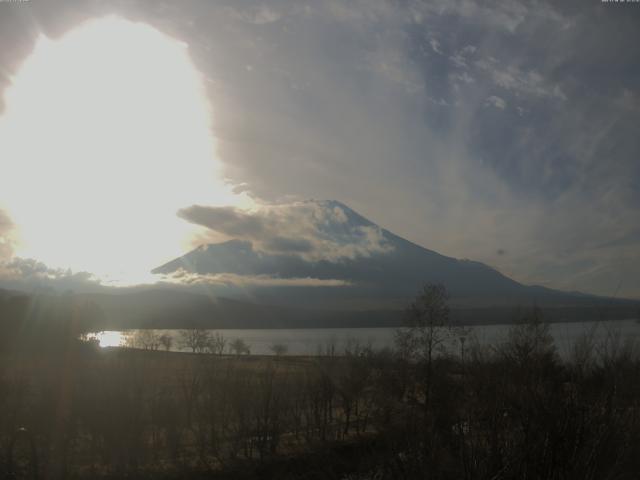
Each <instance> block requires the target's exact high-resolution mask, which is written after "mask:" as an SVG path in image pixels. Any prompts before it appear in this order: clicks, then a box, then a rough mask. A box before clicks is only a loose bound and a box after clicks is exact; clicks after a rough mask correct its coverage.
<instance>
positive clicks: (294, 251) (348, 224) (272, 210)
mask: <svg viewBox="0 0 640 480" xmlns="http://www.w3.org/2000/svg"><path fill="white" fill-rule="evenodd" d="M178 215H179V216H180V217H181V218H183V219H185V220H187V221H188V222H191V223H195V224H197V225H201V226H203V227H206V228H208V229H210V230H212V231H214V232H217V233H220V234H223V235H225V236H227V237H232V238H235V239H239V240H245V241H249V242H251V243H252V245H253V247H254V249H255V250H257V251H261V252H265V253H271V254H282V255H296V256H299V257H302V258H303V259H305V260H307V261H314V262H315V261H320V260H328V261H331V262H339V261H341V260H343V259H355V258H358V257H369V256H371V255H376V254H385V253H388V252H390V251H391V250H392V246H391V244H390V243H388V242H387V240H386V239H385V237H384V234H383V232H382V231H381V230H380V229H379V228H378V227H377V226H376V225H373V224H371V223H369V222H366V221H364V220H359V219H358V218H349V214H348V213H347V212H345V208H344V207H342V206H340V205H339V204H337V202H316V201H309V202H299V203H293V204H281V205H262V206H259V207H257V208H255V209H253V210H241V209H238V208H234V207H205V206H199V205H194V206H192V207H188V208H185V209H182V210H180V211H179V212H178ZM352 215H355V214H352Z"/></svg>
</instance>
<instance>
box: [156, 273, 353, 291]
mask: <svg viewBox="0 0 640 480" xmlns="http://www.w3.org/2000/svg"><path fill="white" fill-rule="evenodd" d="M160 279H161V280H160V281H161V282H166V283H172V284H179V285H186V286H193V285H209V286H216V285H217V286H235V287H345V286H350V285H351V283H350V282H348V281H346V280H333V279H319V278H311V277H305V278H279V277H273V276H269V275H237V274H233V273H220V274H198V273H192V272H187V271H185V270H182V269H180V270H178V271H176V272H172V273H171V274H167V275H162V276H160Z"/></svg>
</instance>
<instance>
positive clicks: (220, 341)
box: [207, 332, 227, 355]
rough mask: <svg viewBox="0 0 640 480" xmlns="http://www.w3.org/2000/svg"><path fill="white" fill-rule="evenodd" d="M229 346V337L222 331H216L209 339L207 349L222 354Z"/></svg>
mask: <svg viewBox="0 0 640 480" xmlns="http://www.w3.org/2000/svg"><path fill="white" fill-rule="evenodd" d="M226 346H227V339H226V338H224V336H223V335H222V334H221V333H220V332H216V333H215V334H214V335H213V336H212V337H210V339H209V345H208V347H207V350H208V351H209V352H210V353H213V354H215V355H222V354H223V353H224V349H225V347H226Z"/></svg>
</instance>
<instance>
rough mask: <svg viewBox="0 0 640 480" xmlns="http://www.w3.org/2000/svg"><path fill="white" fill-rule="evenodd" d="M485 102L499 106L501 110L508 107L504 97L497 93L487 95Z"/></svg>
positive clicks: (488, 104)
mask: <svg viewBox="0 0 640 480" xmlns="http://www.w3.org/2000/svg"><path fill="white" fill-rule="evenodd" d="M484 104H485V105H487V106H492V107H495V108H499V109H500V110H504V109H505V108H506V107H507V102H505V100H504V99H503V98H500V97H497V96H495V95H491V96H490V97H487V99H486V100H485V102H484Z"/></svg>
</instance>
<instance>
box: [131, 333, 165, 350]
mask: <svg viewBox="0 0 640 480" xmlns="http://www.w3.org/2000/svg"><path fill="white" fill-rule="evenodd" d="M136 337H137V339H136V340H137V342H136V343H137V344H138V345H140V346H141V347H142V348H144V349H145V350H157V349H158V347H159V346H160V337H159V336H158V334H157V333H156V331H155V330H138V332H137V335H136Z"/></svg>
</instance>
